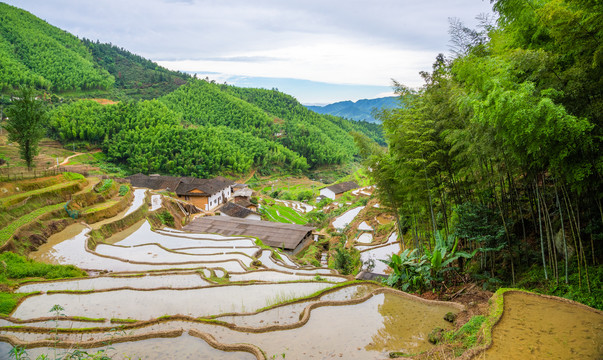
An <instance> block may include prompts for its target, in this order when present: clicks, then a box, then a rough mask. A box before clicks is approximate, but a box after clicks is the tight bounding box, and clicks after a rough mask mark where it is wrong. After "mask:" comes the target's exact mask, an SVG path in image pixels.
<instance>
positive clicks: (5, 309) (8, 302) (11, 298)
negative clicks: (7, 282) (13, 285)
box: [0, 292, 27, 315]
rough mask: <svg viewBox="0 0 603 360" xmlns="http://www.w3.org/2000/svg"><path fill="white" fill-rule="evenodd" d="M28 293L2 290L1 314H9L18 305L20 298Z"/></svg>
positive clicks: (0, 299)
mask: <svg viewBox="0 0 603 360" xmlns="http://www.w3.org/2000/svg"><path fill="white" fill-rule="evenodd" d="M26 295H27V294H15V293H6V292H0V314H2V315H9V314H10V313H11V312H12V311H13V309H14V308H15V307H16V306H17V304H18V303H19V300H20V299H21V298H23V297H24V296H26Z"/></svg>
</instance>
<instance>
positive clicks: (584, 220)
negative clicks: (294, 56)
mask: <svg viewBox="0 0 603 360" xmlns="http://www.w3.org/2000/svg"><path fill="white" fill-rule="evenodd" d="M493 9H494V11H495V13H496V15H497V19H496V21H492V20H491V19H488V18H487V17H483V16H482V17H480V26H479V27H478V28H477V29H470V28H467V27H466V26H464V25H463V24H462V23H460V22H458V21H455V20H451V25H450V35H451V45H452V52H453V54H454V55H453V56H451V57H450V58H447V57H444V56H443V55H439V56H438V57H437V58H436V61H435V63H434V64H433V68H432V71H431V72H425V73H422V74H421V75H422V77H423V79H424V85H423V86H422V87H421V88H420V89H418V90H412V89H409V88H407V87H405V86H404V85H403V84H399V83H395V88H396V90H397V93H398V94H399V95H400V107H399V108H398V109H395V110H390V111H384V112H382V113H381V114H380V118H381V120H382V121H383V125H384V131H385V135H386V140H387V143H388V149H387V151H384V150H382V148H380V147H378V146H377V145H376V144H374V143H371V142H370V141H368V139H366V137H364V136H362V135H359V134H356V141H357V144H358V145H359V147H360V149H361V154H362V155H363V156H364V157H365V158H366V159H367V160H366V161H367V164H368V166H369V168H370V170H371V174H372V177H373V178H374V180H375V182H376V183H377V185H378V188H379V196H380V198H381V200H382V202H383V203H384V204H386V205H388V206H389V207H390V208H392V209H394V210H395V213H396V214H397V215H398V226H399V230H400V233H402V234H404V236H403V237H402V241H403V243H404V244H405V246H410V247H412V248H415V249H417V251H418V253H422V252H426V253H429V254H434V253H435V249H436V247H437V246H438V245H439V244H441V243H443V244H445V245H446V244H448V245H447V246H448V254H451V252H452V253H454V252H461V251H462V254H464V255H463V256H460V257H459V256H457V257H456V258H455V260H456V259H457V258H458V261H456V262H454V264H456V268H457V269H458V270H460V271H459V272H458V273H460V274H467V273H471V274H473V276H475V277H478V278H482V279H486V280H488V281H491V282H498V283H499V282H503V283H505V284H516V283H518V282H519V283H520V284H523V285H525V286H526V287H530V286H538V285H537V284H536V283H538V284H540V285H541V286H542V285H543V284H544V286H548V287H549V288H548V289H549V291H551V292H554V291H558V292H559V294H560V295H567V294H564V292H565V291H567V292H571V290H568V289H577V290H576V291H575V293H582V294H588V295H586V296H587V297H590V298H591V299H594V298H597V296H596V295H595V294H594V293H592V292H598V293H599V295H601V294H600V292H601V290H600V288H601V285H600V282H601V273H602V272H601V266H599V264H600V260H601V255H602V251H601V250H602V246H601V245H602V244H601V242H602V241H603V210H602V206H601V198H602V195H603V188H602V181H601V175H602V173H603V161H602V160H603V159H602V152H601V135H602V132H601V116H602V114H603V98H602V96H601V95H602V94H601V92H602V90H603V83H602V80H601V74H602V66H601V65H602V63H603V11H602V10H603V5H602V4H601V3H599V2H595V1H588V0H563V1H562V0H498V1H493ZM442 239H443V240H442ZM408 254H409V253H405V255H408ZM471 254H475V255H474V256H473V259H472V260H468V259H469V258H471V256H470V255H471ZM409 259H410V258H409ZM417 261H418V258H417ZM432 263H433V258H432ZM459 268H460V269H459ZM589 271H590V273H589ZM530 274H531V278H530V279H529V280H526V279H527V278H528V277H529V276H528V275H530ZM534 274H536V275H534ZM530 281H531V282H532V283H530ZM571 296H578V295H569V297H571ZM598 298H599V299H600V296H598ZM581 300H582V299H581ZM593 301H599V302H600V301H601V300H593ZM591 304H592V301H591ZM594 305H595V306H597V304H594ZM600 305H601V304H598V307H600Z"/></svg>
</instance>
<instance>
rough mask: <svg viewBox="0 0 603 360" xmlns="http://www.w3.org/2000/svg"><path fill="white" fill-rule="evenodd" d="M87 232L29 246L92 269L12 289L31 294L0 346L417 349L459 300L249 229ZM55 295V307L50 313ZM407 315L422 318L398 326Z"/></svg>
mask: <svg viewBox="0 0 603 360" xmlns="http://www.w3.org/2000/svg"><path fill="white" fill-rule="evenodd" d="M132 206H136V205H135V204H133V205H132ZM120 216H121V214H120V215H117V216H116V217H115V218H117V217H120ZM89 232H90V229H89V227H88V226H87V225H85V224H74V225H71V226H69V227H68V228H67V229H65V230H64V231H63V232H61V233H59V234H56V236H55V237H53V239H51V241H49V244H48V245H47V246H43V247H41V248H40V249H39V251H38V252H36V253H32V257H34V258H36V259H40V260H43V261H46V262H52V263H62V264H74V265H76V266H78V267H80V268H83V269H86V270H87V271H88V272H89V273H90V274H91V275H92V276H91V277H89V278H82V279H71V280H64V281H46V282H38V283H27V284H24V285H22V286H21V287H20V288H19V289H17V291H18V292H22V293H30V294H31V295H28V296H27V297H26V298H25V300H24V301H23V302H22V303H20V305H19V306H18V307H17V308H16V309H15V310H14V312H13V313H12V314H11V317H7V318H4V319H0V340H1V341H2V342H3V343H0V351H3V349H10V344H13V345H15V344H27V345H29V346H30V347H31V348H30V349H28V354H29V356H30V357H35V356H38V355H40V354H53V353H54V352H55V351H58V352H59V353H61V352H65V351H67V350H65V349H69V348H72V347H74V346H78V347H83V348H87V349H90V350H88V351H89V352H94V351H98V350H107V353H108V354H109V355H110V356H113V358H127V357H132V358H138V357H141V358H144V359H164V358H174V356H176V357H177V358H187V357H188V358H199V356H201V358H214V359H272V358H274V357H273V356H278V357H280V358H282V356H283V355H282V354H285V358H286V359H306V358H320V359H324V358H345V359H381V358H386V357H387V356H388V353H389V352H390V351H405V352H408V353H416V352H420V351H425V350H428V349H429V348H430V347H431V346H432V345H430V344H429V343H428V342H427V334H428V333H429V331H431V330H432V328H433V327H436V326H439V327H447V326H450V325H449V324H448V323H446V322H445V321H444V320H443V316H444V314H445V313H447V312H449V311H453V312H457V311H459V309H460V307H459V306H457V305H455V304H451V305H446V304H434V303H430V302H425V301H424V300H420V299H417V298H414V297H412V296H410V295H407V294H404V293H401V292H398V291H394V290H390V289H385V288H383V287H382V286H380V285H377V284H374V283H362V282H357V281H353V280H352V279H351V278H348V277H345V276H341V275H339V274H338V273H337V272H336V271H334V270H331V269H328V268H316V267H308V266H300V265H297V264H296V263H295V261H294V260H293V259H292V258H291V257H289V256H288V255H287V254H283V253H281V254H280V256H278V257H277V256H275V253H273V251H271V250H267V249H262V248H260V247H258V246H257V245H256V244H255V239H253V238H248V237H226V236H220V235H215V234H200V233H189V232H184V231H180V230H175V229H168V228H164V229H158V230H152V229H151V226H150V224H149V223H148V222H146V221H142V222H141V223H140V224H137V225H136V227H135V228H134V229H133V231H132V230H131V229H128V231H124V232H122V233H118V234H116V235H115V236H114V237H113V239H117V240H116V241H115V242H113V243H112V244H99V245H98V246H97V247H96V248H95V249H90V248H88V241H87V240H88V234H89ZM54 305H60V306H61V307H62V308H63V310H61V313H62V314H63V315H62V316H59V317H58V318H54V319H51V318H48V316H49V315H52V314H50V313H49V310H50V309H51V308H52V307H53V306H54ZM413 316H415V317H417V316H418V317H420V321H419V320H417V322H420V323H421V324H422V325H421V326H414V325H413V326H409V323H410V322H409V318H411V317H413ZM52 336H57V337H58V338H57V339H55V340H49V337H52ZM107 343H111V346H110V347H109V348H108V347H107V345H106V344H107ZM64 348H65V349H64ZM0 356H1V354H0Z"/></svg>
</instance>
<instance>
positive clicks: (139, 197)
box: [122, 189, 147, 217]
mask: <svg viewBox="0 0 603 360" xmlns="http://www.w3.org/2000/svg"><path fill="white" fill-rule="evenodd" d="M146 193H147V189H135V190H134V200H132V205H130V207H129V208H128V210H126V212H125V214H124V215H123V216H122V217H124V216H127V215H129V214H131V213H133V212H134V211H136V210H138V208H140V207H141V206H142V204H144V200H145V195H146Z"/></svg>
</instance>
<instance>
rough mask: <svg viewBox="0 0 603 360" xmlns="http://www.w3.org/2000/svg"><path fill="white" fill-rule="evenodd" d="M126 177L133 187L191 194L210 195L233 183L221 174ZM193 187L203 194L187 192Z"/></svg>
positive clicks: (140, 175) (139, 175)
mask: <svg viewBox="0 0 603 360" xmlns="http://www.w3.org/2000/svg"><path fill="white" fill-rule="evenodd" d="M128 179H129V180H130V182H131V183H132V186H135V187H144V188H149V189H153V190H161V189H166V190H169V191H174V192H175V193H176V194H178V195H192V196H211V195H213V194H215V193H217V192H219V191H221V190H223V189H225V188H227V187H229V186H231V185H233V184H234V182H233V181H231V180H228V179H226V178H225V177H222V176H218V177H215V178H213V179H199V178H194V177H175V176H157V175H152V176H147V175H143V174H136V175H132V176H130V177H128ZM194 189H199V190H201V191H203V192H204V193H205V194H195V193H191V194H189V192H190V191H191V190H194Z"/></svg>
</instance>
